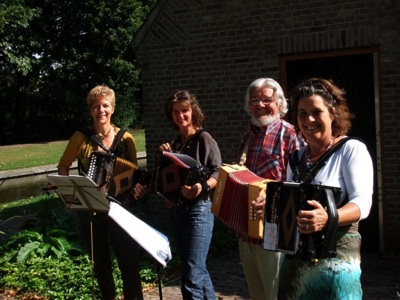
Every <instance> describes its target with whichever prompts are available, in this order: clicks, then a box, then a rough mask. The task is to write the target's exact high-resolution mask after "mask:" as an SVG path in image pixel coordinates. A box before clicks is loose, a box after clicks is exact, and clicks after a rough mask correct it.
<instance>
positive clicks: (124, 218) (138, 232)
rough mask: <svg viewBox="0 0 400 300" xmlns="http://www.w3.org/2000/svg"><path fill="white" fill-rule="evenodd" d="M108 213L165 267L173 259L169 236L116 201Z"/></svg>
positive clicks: (112, 203)
mask: <svg viewBox="0 0 400 300" xmlns="http://www.w3.org/2000/svg"><path fill="white" fill-rule="evenodd" d="M108 215H109V216H110V218H112V219H113V220H114V221H115V222H116V223H117V224H118V225H119V226H121V227H122V228H123V229H124V230H125V231H126V232H127V233H128V234H129V235H130V236H131V237H132V238H133V239H134V240H135V241H136V242H137V243H138V244H139V245H140V246H142V247H143V249H145V250H146V251H147V252H148V253H149V254H150V255H151V256H153V257H154V258H155V259H156V260H157V261H158V262H159V263H160V264H162V265H163V266H164V267H165V266H166V265H167V263H168V262H169V261H170V260H171V259H172V254H171V248H170V246H169V240H168V238H167V236H165V235H164V234H162V233H161V232H159V231H157V230H156V229H154V228H153V227H151V226H150V225H148V224H146V223H145V222H143V221H142V220H140V219H139V218H137V217H135V216H134V215H132V214H131V213H130V212H129V211H127V210H126V209H125V208H123V207H122V206H121V205H119V204H118V203H115V202H110V210H109V211H108Z"/></svg>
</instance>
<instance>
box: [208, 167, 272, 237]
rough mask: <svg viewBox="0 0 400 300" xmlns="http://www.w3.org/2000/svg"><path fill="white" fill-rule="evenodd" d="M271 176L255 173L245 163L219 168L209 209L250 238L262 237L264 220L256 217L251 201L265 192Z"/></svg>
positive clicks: (229, 225)
mask: <svg viewBox="0 0 400 300" xmlns="http://www.w3.org/2000/svg"><path fill="white" fill-rule="evenodd" d="M270 181H271V180H268V179H264V178H262V177H259V176H257V175H256V174H254V173H253V172H251V171H250V170H248V169H247V168H246V167H244V166H239V165H224V166H222V167H221V168H220V172H219V176H218V181H217V186H216V188H215V192H214V198H213V203H212V208H211V211H212V212H213V213H214V215H215V216H216V217H218V218H219V219H220V220H221V221H222V222H223V223H225V224H226V225H227V226H228V227H230V228H232V229H234V230H236V231H238V232H240V233H243V234H246V235H248V236H250V237H253V238H258V239H262V237H263V232H264V226H263V220H262V219H260V218H256V216H255V214H254V213H253V211H252V204H251V202H252V201H253V200H255V199H256V198H257V197H259V196H261V195H263V194H265V190H266V188H267V183H268V182H270Z"/></svg>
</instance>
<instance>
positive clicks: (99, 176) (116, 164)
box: [87, 151, 150, 203]
mask: <svg viewBox="0 0 400 300" xmlns="http://www.w3.org/2000/svg"><path fill="white" fill-rule="evenodd" d="M87 176H88V177H89V178H91V179H92V180H93V181H94V182H95V183H96V184H97V185H98V186H99V187H101V188H103V190H104V191H105V192H106V194H107V196H108V197H109V198H111V199H112V200H117V201H118V202H120V203H125V202H126V200H127V199H128V197H129V195H130V194H131V193H132V189H133V187H134V186H135V184H136V183H141V184H143V185H147V184H148V183H149V180H150V173H148V172H147V171H145V170H144V169H143V168H140V167H139V166H137V165H135V164H134V163H132V162H130V161H128V160H125V159H122V158H120V157H116V156H115V155H112V154H108V153H103V152H97V151H95V152H93V153H92V155H91V157H90V164H89V170H88V173H87Z"/></svg>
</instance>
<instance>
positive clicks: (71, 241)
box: [0, 194, 237, 300]
mask: <svg viewBox="0 0 400 300" xmlns="http://www.w3.org/2000/svg"><path fill="white" fill-rule="evenodd" d="M17 202H18V203H7V204H1V205H0V222H1V220H5V219H7V218H12V217H13V216H14V217H15V215H16V214H17V213H19V214H25V215H32V214H34V215H36V216H37V217H36V218H35V219H34V220H33V221H31V222H28V223H27V224H26V225H25V226H24V228H23V229H22V230H21V231H20V232H18V233H16V234H14V235H9V236H8V239H7V241H6V242H4V243H3V244H2V245H1V246H0V253H2V256H1V257H0V288H2V289H12V290H14V291H18V293H19V294H21V295H29V294H32V293H33V294H34V295H39V296H40V297H43V298H38V297H37V296H35V297H36V299H82V300H85V299H93V296H92V294H94V295H95V298H100V296H99V290H98V287H97V282H96V280H94V279H93V275H92V266H91V262H90V259H89V256H88V255H87V253H86V252H85V251H84V250H83V248H82V247H81V244H80V236H79V233H78V229H77V220H76V214H75V213H73V212H71V211H70V210H67V209H66V207H65V205H64V203H63V202H62V201H61V199H59V198H58V196H57V195H55V194H51V195H45V196H41V197H38V198H35V199H28V200H19V201H17ZM137 209H138V210H139V211H138V215H140V216H141V217H142V218H145V217H146V211H145V209H146V206H139V207H137ZM149 224H150V222H149ZM150 225H151V226H155V227H156V228H158V230H160V231H161V232H164V233H167V232H168V229H167V228H168V227H169V226H168V225H166V224H158V225H156V224H150ZM160 227H161V228H160ZM4 234H7V233H4ZM167 235H169V234H168V233H167ZM236 247H237V239H236V238H235V236H234V234H233V232H232V231H231V230H230V229H228V227H226V226H225V225H224V224H222V222H220V221H219V220H218V219H215V226H214V233H213V238H212V242H211V247H210V254H209V257H210V258H211V259H214V258H216V257H218V256H220V255H221V254H224V255H226V254H229V253H230V251H236ZM171 251H172V257H173V259H172V261H171V262H169V263H168V266H167V267H166V268H165V269H163V270H162V279H163V280H168V279H171V278H173V277H176V276H179V275H180V271H181V263H180V260H179V257H178V255H177V254H176V250H175V247H174V242H173V240H172V241H171ZM113 267H114V272H113V275H114V279H115V282H116V287H117V292H118V293H121V291H122V280H121V274H120V271H119V269H118V267H117V262H116V260H115V259H114V260H113ZM140 267H141V272H140V274H141V278H142V283H143V288H144V289H148V288H152V287H155V286H157V285H158V282H157V280H158V274H157V270H156V268H157V265H156V263H155V261H154V259H153V258H152V257H150V255H149V254H147V253H145V251H143V255H142V261H141V266H140ZM31 299H33V298H31Z"/></svg>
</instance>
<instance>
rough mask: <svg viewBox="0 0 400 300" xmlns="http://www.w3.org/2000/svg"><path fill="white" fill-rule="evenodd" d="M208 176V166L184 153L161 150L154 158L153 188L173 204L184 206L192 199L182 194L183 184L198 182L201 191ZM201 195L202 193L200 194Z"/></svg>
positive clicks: (204, 189) (204, 187)
mask: <svg viewBox="0 0 400 300" xmlns="http://www.w3.org/2000/svg"><path fill="white" fill-rule="evenodd" d="M208 176H209V172H208V168H207V167H205V166H202V165H201V164H200V163H199V162H197V161H196V160H195V159H193V158H192V157H190V156H188V155H186V154H179V153H172V152H168V151H162V152H160V153H159V155H158V156H157V158H156V167H155V175H154V185H153V186H154V190H155V191H156V193H157V194H159V195H160V196H162V197H163V198H164V199H165V200H167V201H168V202H170V203H171V204H173V205H177V206H184V205H185V204H188V203H191V202H192V200H189V199H186V198H185V197H183V195H182V191H181V188H182V186H184V185H194V184H196V183H200V184H201V185H202V187H203V192H204V191H206V184H207V183H206V182H207V179H208ZM200 196H202V195H200Z"/></svg>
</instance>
